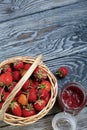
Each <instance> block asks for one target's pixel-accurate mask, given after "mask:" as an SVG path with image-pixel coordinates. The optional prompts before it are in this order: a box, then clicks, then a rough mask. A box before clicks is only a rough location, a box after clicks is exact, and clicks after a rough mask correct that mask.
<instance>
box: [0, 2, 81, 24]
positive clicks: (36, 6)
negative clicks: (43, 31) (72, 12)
mask: <svg viewBox="0 0 87 130" xmlns="http://www.w3.org/2000/svg"><path fill="white" fill-rule="evenodd" d="M11 1H14V2H11ZM78 1H81V0H37V1H36V0H0V22H3V21H6V20H10V19H14V18H18V17H22V16H25V15H29V14H34V13H38V12H43V11H45V10H49V9H52V8H57V7H61V6H66V5H69V4H72V3H76V2H78ZM13 7H15V9H12V8H13Z"/></svg>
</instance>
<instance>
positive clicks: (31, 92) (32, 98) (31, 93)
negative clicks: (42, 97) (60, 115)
mask: <svg viewBox="0 0 87 130" xmlns="http://www.w3.org/2000/svg"><path fill="white" fill-rule="evenodd" d="M36 100H37V91H36V89H34V88H31V89H29V94H28V101H29V102H35V101H36Z"/></svg>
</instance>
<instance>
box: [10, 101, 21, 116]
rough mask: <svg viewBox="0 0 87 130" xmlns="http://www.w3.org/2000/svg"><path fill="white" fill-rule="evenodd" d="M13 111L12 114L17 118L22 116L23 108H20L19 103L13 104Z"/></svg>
mask: <svg viewBox="0 0 87 130" xmlns="http://www.w3.org/2000/svg"><path fill="white" fill-rule="evenodd" d="M11 110H12V113H13V114H14V115H15V116H22V110H21V107H20V105H19V104H18V103H17V102H12V103H11Z"/></svg>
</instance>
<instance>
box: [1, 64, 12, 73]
mask: <svg viewBox="0 0 87 130" xmlns="http://www.w3.org/2000/svg"><path fill="white" fill-rule="evenodd" d="M3 71H4V72H12V69H11V67H10V65H5V66H4V68H3Z"/></svg>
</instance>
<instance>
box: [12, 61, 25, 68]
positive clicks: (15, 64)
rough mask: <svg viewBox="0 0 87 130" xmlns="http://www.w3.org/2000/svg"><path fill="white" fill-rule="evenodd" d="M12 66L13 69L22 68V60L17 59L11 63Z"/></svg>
mask: <svg viewBox="0 0 87 130" xmlns="http://www.w3.org/2000/svg"><path fill="white" fill-rule="evenodd" d="M13 68H14V69H15V70H20V69H23V68H24V63H23V61H17V62H15V63H14V64H13Z"/></svg>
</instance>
